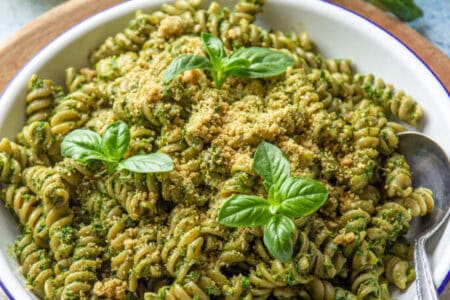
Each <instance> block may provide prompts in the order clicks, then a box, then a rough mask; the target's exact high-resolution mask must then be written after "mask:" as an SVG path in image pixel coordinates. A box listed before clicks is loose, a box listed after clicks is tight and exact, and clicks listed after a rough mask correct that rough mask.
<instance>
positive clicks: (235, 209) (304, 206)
mask: <svg viewBox="0 0 450 300" xmlns="http://www.w3.org/2000/svg"><path fill="white" fill-rule="evenodd" d="M253 170H255V172H256V173H257V174H258V175H259V176H261V177H262V179H263V183H264V186H265V188H266V190H267V191H268V196H267V200H266V199H263V198H261V197H258V196H255V195H242V194H236V195H233V196H231V197H230V198H229V199H228V200H227V201H226V202H225V203H224V204H223V205H222V207H221V208H220V211H219V217H218V218H219V222H220V223H221V224H223V225H226V226H229V227H238V226H261V225H263V226H264V238H263V240H264V244H265V245H266V247H267V249H268V250H269V252H270V254H272V255H273V256H274V257H275V258H277V259H279V260H280V261H282V262H287V261H289V260H290V259H291V257H292V253H293V247H294V245H293V240H292V238H293V234H294V231H295V225H294V222H293V220H292V218H300V217H304V216H308V215H310V214H312V213H313V212H315V211H316V210H318V209H319V208H320V207H321V206H322V205H323V204H324V203H325V202H326V200H327V198H328V192H327V189H326V188H325V187H324V186H323V185H322V184H321V183H320V182H318V181H316V180H311V179H303V178H297V177H290V168H289V162H288V161H287V160H286V158H284V156H283V154H282V153H281V150H280V149H279V148H277V147H276V146H274V145H272V144H270V143H267V142H262V143H261V144H260V145H259V146H258V148H257V149H256V152H255V156H254V158H253Z"/></svg>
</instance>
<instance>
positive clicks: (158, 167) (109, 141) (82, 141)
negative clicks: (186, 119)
mask: <svg viewBox="0 0 450 300" xmlns="http://www.w3.org/2000/svg"><path fill="white" fill-rule="evenodd" d="M130 139H131V138H130V129H129V128H128V126H127V124H126V123H124V122H121V121H117V122H114V123H112V124H110V125H109V126H108V127H107V128H106V129H105V132H104V133H103V135H102V136H101V137H100V136H99V135H98V134H97V133H96V132H93V131H91V130H86V129H76V130H74V131H72V132H70V133H69V134H68V135H67V136H66V137H65V138H64V140H63V141H62V143H61V154H62V155H63V156H65V157H70V158H72V159H74V160H77V161H79V162H82V163H86V162H88V161H91V160H100V161H102V162H103V163H104V164H105V165H106V167H107V169H108V171H110V172H113V171H115V170H123V169H126V170H129V171H132V172H136V173H160V172H169V171H172V170H173V162H172V159H171V158H170V156H168V155H166V154H163V153H150V154H144V155H134V156H131V157H129V158H127V159H125V160H122V158H123V155H124V154H125V153H126V152H127V150H128V146H129V144H130Z"/></svg>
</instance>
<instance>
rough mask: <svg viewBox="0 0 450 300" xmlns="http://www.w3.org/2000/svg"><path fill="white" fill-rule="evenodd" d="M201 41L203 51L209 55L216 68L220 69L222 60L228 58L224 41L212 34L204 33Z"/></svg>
mask: <svg viewBox="0 0 450 300" xmlns="http://www.w3.org/2000/svg"><path fill="white" fill-rule="evenodd" d="M201 40H202V44H203V50H205V52H206V53H207V54H208V57H209V59H210V60H211V63H212V65H213V66H214V67H219V66H220V65H221V64H222V63H221V61H222V58H225V57H227V54H226V52H225V47H224V46H223V43H222V40H221V39H219V38H218V37H215V36H214V35H212V34H209V33H205V32H202V35H201Z"/></svg>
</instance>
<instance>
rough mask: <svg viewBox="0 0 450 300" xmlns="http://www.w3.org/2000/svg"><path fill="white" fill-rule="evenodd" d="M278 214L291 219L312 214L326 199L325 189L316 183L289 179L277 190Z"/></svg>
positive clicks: (307, 180) (309, 180)
mask: <svg viewBox="0 0 450 300" xmlns="http://www.w3.org/2000/svg"><path fill="white" fill-rule="evenodd" d="M279 196H280V197H281V205H280V208H279V212H280V213H282V214H283V215H285V216H288V217H291V218H299V217H304V216H308V215H310V214H312V213H313V212H315V211H316V210H318V209H319V208H320V207H321V206H322V205H323V204H324V203H325V202H326V201H327V199H328V191H327V189H326V188H325V187H324V186H323V185H322V184H321V183H320V182H318V181H316V180H311V179H303V178H295V177H290V178H288V179H286V180H285V181H284V182H283V183H282V184H281V186H280V188H279Z"/></svg>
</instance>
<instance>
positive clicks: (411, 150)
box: [398, 131, 450, 300]
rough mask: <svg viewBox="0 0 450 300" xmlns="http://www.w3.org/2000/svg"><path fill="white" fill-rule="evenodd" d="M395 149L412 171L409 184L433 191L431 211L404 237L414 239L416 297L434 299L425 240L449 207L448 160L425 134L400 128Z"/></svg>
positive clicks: (435, 293) (449, 181)
mask: <svg viewBox="0 0 450 300" xmlns="http://www.w3.org/2000/svg"><path fill="white" fill-rule="evenodd" d="M398 137H399V152H400V153H402V154H403V155H404V156H405V157H406V160H407V161H408V163H409V165H410V167H411V171H412V174H413V185H414V186H416V187H417V186H424V187H427V188H429V189H431V190H432V191H433V198H434V201H435V207H434V210H433V212H432V213H431V214H429V215H427V216H425V217H422V218H415V219H414V221H413V222H412V224H411V228H410V230H409V232H408V235H407V239H410V240H414V244H415V245H414V246H415V247H414V264H415V267H416V278H417V279H416V286H417V296H418V298H419V300H438V295H437V292H436V288H435V286H434V283H433V278H432V276H431V269H430V265H429V263H428V259H427V255H426V252H425V243H426V241H427V240H428V239H429V238H430V237H431V236H432V235H433V234H434V233H435V232H436V231H437V230H438V229H439V227H441V226H442V225H443V224H444V223H445V222H446V220H447V218H448V216H449V214H450V210H449V206H450V199H449V198H448V197H449V195H450V162H449V159H448V156H447V154H446V153H445V152H444V150H442V148H441V147H440V146H439V145H438V144H437V143H436V142H435V141H433V140H432V139H431V138H429V137H427V136H426V135H424V134H422V133H419V132H413V131H404V132H401V133H399V134H398Z"/></svg>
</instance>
